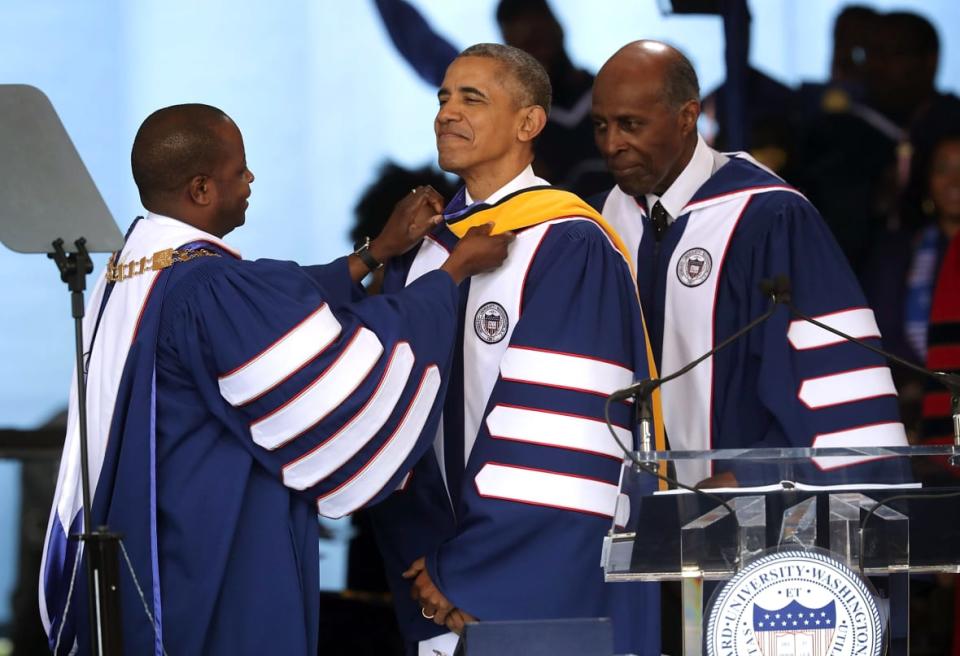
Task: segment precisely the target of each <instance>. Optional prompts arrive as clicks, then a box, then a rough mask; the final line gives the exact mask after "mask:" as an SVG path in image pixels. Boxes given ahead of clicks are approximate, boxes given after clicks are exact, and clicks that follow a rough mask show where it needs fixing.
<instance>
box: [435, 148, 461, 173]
mask: <svg viewBox="0 0 960 656" xmlns="http://www.w3.org/2000/svg"><path fill="white" fill-rule="evenodd" d="M437 166H439V167H440V169H441V170H443V171H446V172H447V173H453V174H454V175H460V172H461V171H462V170H463V166H462V165H461V163H460V162H459V161H457V158H456V157H453V156H452V155H445V154H443V153H437Z"/></svg>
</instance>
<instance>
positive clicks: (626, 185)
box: [613, 175, 650, 197]
mask: <svg viewBox="0 0 960 656" xmlns="http://www.w3.org/2000/svg"><path fill="white" fill-rule="evenodd" d="M613 179H614V180H615V181H616V183H617V186H618V187H620V191H622V192H623V193H625V194H627V195H628V196H636V197H640V196H644V195H646V194H648V193H650V191H649V189H648V185H645V184H644V183H643V181H641V180H637V179H636V178H633V177H629V176H627V177H619V176H617V175H614V176H613Z"/></svg>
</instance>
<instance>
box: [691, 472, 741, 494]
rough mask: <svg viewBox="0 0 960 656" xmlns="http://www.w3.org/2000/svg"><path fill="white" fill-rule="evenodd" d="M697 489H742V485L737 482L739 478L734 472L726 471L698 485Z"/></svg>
mask: <svg viewBox="0 0 960 656" xmlns="http://www.w3.org/2000/svg"><path fill="white" fill-rule="evenodd" d="M695 487H696V488H697V489H698V490H709V489H710V488H715V487H740V483H739V481H737V477H736V476H734V475H733V472H728V471H726V472H722V473H720V474H716V475H714V476H711V477H710V478H705V479H703V480H702V481H700V482H699V483H697V484H696V486H695Z"/></svg>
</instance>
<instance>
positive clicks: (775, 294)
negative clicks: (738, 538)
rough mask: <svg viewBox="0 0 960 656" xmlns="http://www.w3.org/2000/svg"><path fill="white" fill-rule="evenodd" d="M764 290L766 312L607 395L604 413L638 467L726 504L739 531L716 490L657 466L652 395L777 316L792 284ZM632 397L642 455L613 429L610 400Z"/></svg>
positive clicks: (763, 285)
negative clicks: (667, 370)
mask: <svg viewBox="0 0 960 656" xmlns="http://www.w3.org/2000/svg"><path fill="white" fill-rule="evenodd" d="M760 291H761V292H762V293H763V295H764V296H767V297H769V298H770V300H771V303H770V307H769V308H767V311H766V312H764V313H763V314H761V315H760V316H758V317H757V318H756V319H754V320H753V321H751V322H750V323H748V324H747V325H745V326H744V327H743V328H741V329H740V330H738V331H736V332H735V333H733V334H732V335H730V336H729V337H727V338H726V339H724V340H723V341H722V342H720V343H719V344H717V345H716V346H715V347H713V348H712V349H710V350H709V351H707V352H706V353H704V354H703V355H701V356H700V357H698V358H697V359H696V360H694V361H693V362H690V363H689V364H687V365H686V366H684V367H682V368H681V369H678V370H677V371H675V372H673V373H672V374H669V375H667V376H664V377H662V378H647V379H645V380H642V381H640V382H638V383H634V384H633V385H630V386H629V387H625V388H624V389H622V390H617V391H616V392H614V393H613V394H611V395H610V396H608V397H607V401H606V405H605V407H604V416H605V418H606V423H607V430H609V431H610V435H611V436H612V437H613V439H614V441H616V443H617V444H618V445H619V446H620V448H621V449H622V450H623V452H624V455H625V456H626V457H627V458H628V459H629V460H630V461H631V462H633V464H634V466H635V467H636V468H637V470H638V471H644V472H646V473H648V474H650V475H651V476H653V477H655V478H658V479H660V480H662V481H665V482H667V483H669V484H670V485H673V486H674V487H677V488H681V489H684V490H687V491H689V492H693V493H694V494H697V495H699V496H702V497H705V498H707V499H710V500H711V501H713V502H714V503H717V504H719V505H721V506H723V507H724V508H726V510H727V512H728V513H729V515H730V517H732V518H733V522H734V523H735V524H736V525H737V527H738V529H737V530H738V531H739V525H740V522H739V520H738V519H737V514H736V512H735V511H734V509H733V508H732V507H731V506H730V504H729V503H728V502H727V501H726V500H725V499H723V498H721V497H719V496H717V495H715V494H711V493H710V492H706V491H704V490H702V489H700V488H697V487H694V486H692V485H687V484H686V483H682V482H680V481H678V480H676V479H675V478H672V477H670V476H665V475H663V474H661V473H660V472H658V471H657V467H656V464H655V462H656V461H655V460H654V459H653V457H652V455H651V454H652V453H653V452H654V449H653V444H652V442H653V409H652V407H651V403H650V398H651V395H652V394H653V392H654V390H656V389H657V388H658V387H660V386H661V385H662V384H663V383H667V382H670V381H671V380H674V379H675V378H679V377H680V376H682V375H684V374H685V373H687V372H688V371H690V370H691V369H693V368H694V367H696V366H697V365H698V364H700V363H701V362H703V361H704V360H706V359H707V358H709V357H712V356H713V355H714V354H716V353H717V352H718V351H721V350H723V349H725V348H726V347H727V346H729V345H730V344H732V343H733V342H735V341H737V340H738V339H740V338H741V337H743V336H744V335H746V334H747V333H748V332H750V331H751V330H753V329H754V328H756V327H757V326H759V325H760V324H762V323H764V322H765V321H766V320H767V319H769V318H770V317H772V316H773V314H774V312H776V311H777V306H778V305H779V302H778V299H780V297H781V296H782V295H789V293H790V292H789V288H781V287H780V286H779V285H778V281H772V280H763V281H761V282H760ZM630 398H633V399H634V408H635V409H636V418H637V423H638V425H639V431H638V432H639V438H640V444H639V455H638V454H635V453H634V452H633V451H632V450H631V449H628V448H627V447H626V445H625V444H623V442H621V441H620V438H619V436H617V433H616V431H614V430H613V425H612V424H611V422H610V404H611V403H614V402H618V401H626V400H627V399H630ZM739 559H740V556H739V554H738V555H737V560H736V562H737V563H739Z"/></svg>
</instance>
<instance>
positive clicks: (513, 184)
mask: <svg viewBox="0 0 960 656" xmlns="http://www.w3.org/2000/svg"><path fill="white" fill-rule="evenodd" d="M549 184H550V183H549V182H547V181H546V180H544V179H543V178H539V177H537V176H536V174H534V172H533V165H532V164H528V165H527V168H525V169H523V170H522V171H520V174H519V175H518V176H517V177H515V178H514V179H513V180H511V181H510V182H508V183H507V184H505V185H503V186H502V187H500V188H499V189H497V190H496V191H495V192H493V193H492V194H490V195H489V196H487V197H486V198H485V199H484V200H483V202H484V203H486V204H487V205H493V204H494V203H497V202H499V201H500V199H502V198H504V197H506V196H509V195H510V194H512V193H513V192H515V191H520V190H521V189H526V188H528V187H540V186H544V185H549ZM464 192H465V200H466V203H467V205H472V204H473V203H474V199H473V197H472V196H470V192H469V191H466V190H464Z"/></svg>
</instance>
